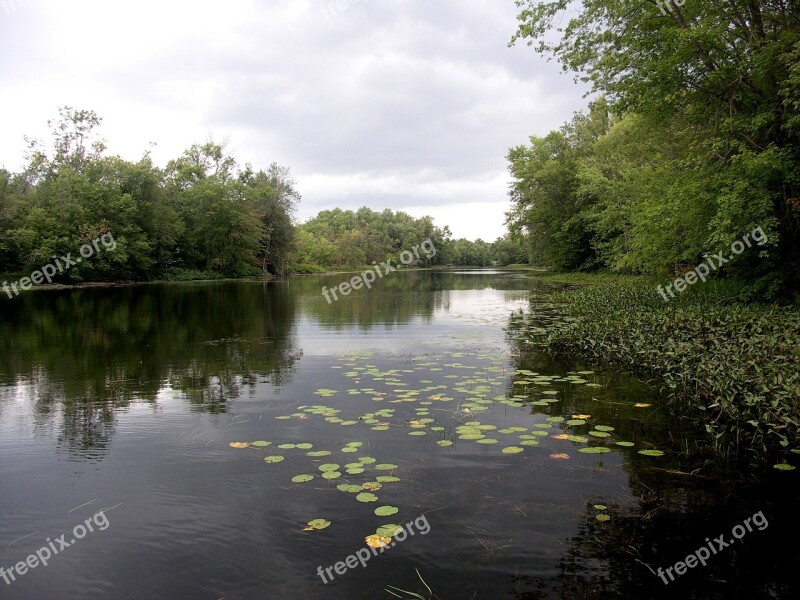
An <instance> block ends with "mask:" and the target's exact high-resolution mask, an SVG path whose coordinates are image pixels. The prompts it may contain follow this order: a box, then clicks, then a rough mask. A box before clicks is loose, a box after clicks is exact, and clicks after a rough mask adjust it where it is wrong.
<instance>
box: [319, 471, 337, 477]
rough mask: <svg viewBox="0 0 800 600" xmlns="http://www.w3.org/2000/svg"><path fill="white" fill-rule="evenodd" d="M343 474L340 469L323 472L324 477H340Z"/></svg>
mask: <svg viewBox="0 0 800 600" xmlns="http://www.w3.org/2000/svg"><path fill="white" fill-rule="evenodd" d="M341 476H342V474H341V472H340V471H325V472H324V473H323V474H322V478H323V479H339V477H341Z"/></svg>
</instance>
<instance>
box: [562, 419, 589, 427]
mask: <svg viewBox="0 0 800 600" xmlns="http://www.w3.org/2000/svg"><path fill="white" fill-rule="evenodd" d="M567 425H569V426H571V427H574V426H577V425H586V421H585V420H583V419H570V420H569V421H567Z"/></svg>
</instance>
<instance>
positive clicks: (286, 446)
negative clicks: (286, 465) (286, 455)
mask: <svg viewBox="0 0 800 600" xmlns="http://www.w3.org/2000/svg"><path fill="white" fill-rule="evenodd" d="M278 448H280V449H281V450H293V449H295V448H297V444H281V445H280V446H278Z"/></svg>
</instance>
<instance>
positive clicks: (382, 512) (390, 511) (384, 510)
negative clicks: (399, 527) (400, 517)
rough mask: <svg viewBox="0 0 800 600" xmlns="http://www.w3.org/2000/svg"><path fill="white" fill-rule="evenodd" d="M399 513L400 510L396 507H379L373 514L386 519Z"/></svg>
mask: <svg viewBox="0 0 800 600" xmlns="http://www.w3.org/2000/svg"><path fill="white" fill-rule="evenodd" d="M398 512H400V509H399V508H397V507H396V506H379V507H378V508H376V509H375V514H376V515H377V516H379V517H388V516H390V515H396V514H397V513H398Z"/></svg>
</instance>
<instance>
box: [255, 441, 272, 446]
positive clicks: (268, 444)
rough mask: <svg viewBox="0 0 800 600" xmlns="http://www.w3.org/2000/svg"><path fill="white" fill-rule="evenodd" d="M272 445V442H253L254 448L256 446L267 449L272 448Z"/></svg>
mask: <svg viewBox="0 0 800 600" xmlns="http://www.w3.org/2000/svg"><path fill="white" fill-rule="evenodd" d="M271 444H272V442H265V441H263V440H259V441H257V442H253V446H255V447H256V448H266V447H267V446H270V445H271Z"/></svg>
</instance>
